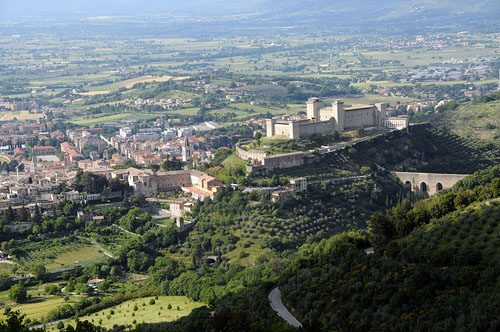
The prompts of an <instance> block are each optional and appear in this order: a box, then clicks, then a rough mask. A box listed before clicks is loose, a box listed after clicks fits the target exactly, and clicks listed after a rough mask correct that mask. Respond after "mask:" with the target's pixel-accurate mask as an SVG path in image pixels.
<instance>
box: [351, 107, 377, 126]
mask: <svg viewBox="0 0 500 332" xmlns="http://www.w3.org/2000/svg"><path fill="white" fill-rule="evenodd" d="M376 113H378V110H377V108H376V107H373V108H366V109H359V110H351V111H346V112H345V127H346V128H359V127H364V126H374V125H377V124H378V121H377V120H378V119H376V115H375V114H376Z"/></svg>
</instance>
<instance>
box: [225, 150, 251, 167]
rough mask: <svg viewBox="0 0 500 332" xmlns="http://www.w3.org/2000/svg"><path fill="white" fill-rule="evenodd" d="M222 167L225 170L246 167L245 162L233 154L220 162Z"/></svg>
mask: <svg viewBox="0 0 500 332" xmlns="http://www.w3.org/2000/svg"><path fill="white" fill-rule="evenodd" d="M222 165H223V166H224V167H225V168H240V167H242V166H245V165H246V161H245V160H243V159H241V158H240V157H238V156H237V155H236V154H235V153H232V154H231V155H230V156H229V157H227V158H226V159H225V160H224V161H223V162H222Z"/></svg>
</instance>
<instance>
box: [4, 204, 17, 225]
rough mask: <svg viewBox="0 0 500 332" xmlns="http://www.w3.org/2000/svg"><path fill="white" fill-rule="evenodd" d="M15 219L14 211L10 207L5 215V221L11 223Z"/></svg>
mask: <svg viewBox="0 0 500 332" xmlns="http://www.w3.org/2000/svg"><path fill="white" fill-rule="evenodd" d="M14 219H15V217H14V210H12V207H11V206H10V205H9V208H8V209H7V212H6V213H5V220H7V222H9V223H11V222H13V221H14Z"/></svg>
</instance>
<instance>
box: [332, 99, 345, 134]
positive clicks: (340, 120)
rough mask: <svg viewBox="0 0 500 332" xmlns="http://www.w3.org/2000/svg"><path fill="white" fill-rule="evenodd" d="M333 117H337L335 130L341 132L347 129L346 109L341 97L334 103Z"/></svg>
mask: <svg viewBox="0 0 500 332" xmlns="http://www.w3.org/2000/svg"><path fill="white" fill-rule="evenodd" d="M332 111H333V117H334V119H335V130H337V131H338V132H339V133H340V132H343V131H344V130H345V110H344V102H343V101H342V100H340V99H337V100H335V101H334V102H333V103H332Z"/></svg>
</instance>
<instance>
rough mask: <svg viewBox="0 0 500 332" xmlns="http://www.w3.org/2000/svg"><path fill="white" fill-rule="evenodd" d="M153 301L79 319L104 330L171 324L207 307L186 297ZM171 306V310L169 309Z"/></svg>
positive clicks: (143, 300) (137, 301)
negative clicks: (148, 324)
mask: <svg viewBox="0 0 500 332" xmlns="http://www.w3.org/2000/svg"><path fill="white" fill-rule="evenodd" d="M152 299H154V297H146V298H141V299H135V300H130V301H126V302H124V303H122V304H120V305H117V306H114V307H112V308H109V309H105V310H102V311H99V312H96V313H94V314H92V315H88V316H84V317H80V318H79V319H80V321H85V320H88V321H90V322H92V323H96V324H99V325H100V326H102V327H104V328H112V327H113V325H134V321H135V322H136V323H137V324H139V323H143V322H147V323H158V322H169V321H174V320H176V319H178V318H180V317H184V316H187V315H189V313H190V312H191V311H192V310H193V309H195V308H199V307H203V306H204V305H205V304H203V303H200V302H194V301H191V300H189V299H188V298H187V297H185V296H160V297H159V298H158V299H157V300H155V304H150V301H151V300H152ZM169 304H170V305H171V309H168V306H169ZM134 308H137V310H134ZM177 308H179V309H177ZM68 322H70V321H68ZM65 323H66V322H65ZM69 324H74V322H72V321H71V322H70V323H69Z"/></svg>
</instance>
